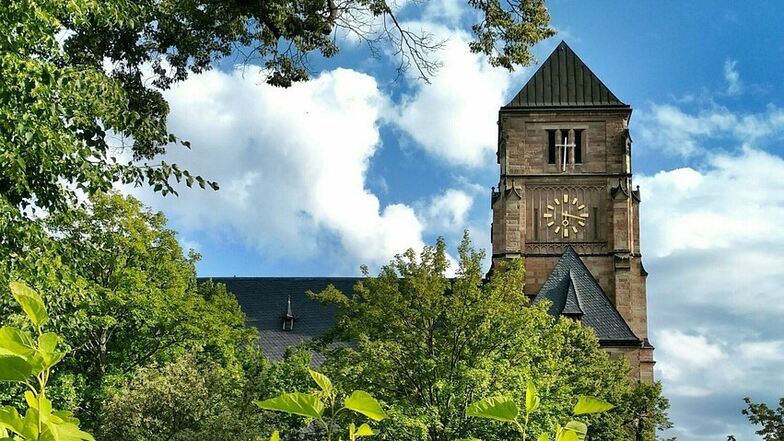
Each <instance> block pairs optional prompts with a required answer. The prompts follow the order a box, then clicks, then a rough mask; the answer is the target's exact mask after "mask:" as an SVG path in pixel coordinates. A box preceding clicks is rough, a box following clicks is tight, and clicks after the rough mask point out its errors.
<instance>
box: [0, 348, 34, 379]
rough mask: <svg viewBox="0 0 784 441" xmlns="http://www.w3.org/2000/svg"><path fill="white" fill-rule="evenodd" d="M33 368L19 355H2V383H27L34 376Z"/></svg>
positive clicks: (0, 366) (0, 369)
mask: <svg viewBox="0 0 784 441" xmlns="http://www.w3.org/2000/svg"><path fill="white" fill-rule="evenodd" d="M32 372H33V367H32V366H30V363H28V362H27V360H25V359H24V358H22V357H20V356H18V355H9V354H0V381H15V382H18V381H25V380H27V379H28V378H30V375H32Z"/></svg>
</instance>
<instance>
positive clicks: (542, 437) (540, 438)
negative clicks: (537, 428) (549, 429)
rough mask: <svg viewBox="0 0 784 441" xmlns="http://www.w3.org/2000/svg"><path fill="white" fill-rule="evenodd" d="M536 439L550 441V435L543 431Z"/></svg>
mask: <svg viewBox="0 0 784 441" xmlns="http://www.w3.org/2000/svg"><path fill="white" fill-rule="evenodd" d="M536 441H550V435H548V434H546V433H543V434H541V435H539V438H537V439H536Z"/></svg>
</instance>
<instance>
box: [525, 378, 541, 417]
mask: <svg viewBox="0 0 784 441" xmlns="http://www.w3.org/2000/svg"><path fill="white" fill-rule="evenodd" d="M537 407H539V395H538V394H537V393H536V386H534V383H533V382H532V381H529V382H528V387H527V388H526V390H525V412H526V413H528V414H530V413H531V412H533V411H534V410H536V408H537Z"/></svg>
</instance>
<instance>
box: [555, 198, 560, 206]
mask: <svg viewBox="0 0 784 441" xmlns="http://www.w3.org/2000/svg"><path fill="white" fill-rule="evenodd" d="M553 202H555V205H561V201H560V200H558V198H555V199H553Z"/></svg>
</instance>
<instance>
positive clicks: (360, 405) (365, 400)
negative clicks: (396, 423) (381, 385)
mask: <svg viewBox="0 0 784 441" xmlns="http://www.w3.org/2000/svg"><path fill="white" fill-rule="evenodd" d="M343 406H344V407H345V408H346V409H349V410H353V411H354V412H357V413H361V414H362V415H365V416H366V417H368V418H370V419H371V420H373V421H381V420H383V419H384V418H386V417H387V414H386V413H385V412H384V410H383V409H381V405H380V404H378V401H376V399H375V398H373V397H371V396H370V394H369V393H367V392H365V391H361V390H355V391H354V392H353V393H352V394H351V396H350V397H348V398H346V400H345V401H344V402H343Z"/></svg>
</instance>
